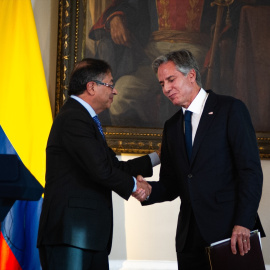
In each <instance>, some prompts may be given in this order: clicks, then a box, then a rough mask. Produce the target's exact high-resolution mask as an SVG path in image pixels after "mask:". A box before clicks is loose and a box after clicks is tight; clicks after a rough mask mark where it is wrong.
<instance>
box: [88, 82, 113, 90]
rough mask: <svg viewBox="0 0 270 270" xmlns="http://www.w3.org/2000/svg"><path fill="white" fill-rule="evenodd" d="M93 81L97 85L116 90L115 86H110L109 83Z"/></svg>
mask: <svg viewBox="0 0 270 270" xmlns="http://www.w3.org/2000/svg"><path fill="white" fill-rule="evenodd" d="M92 81H93V82H95V83H97V84H101V85H104V86H107V87H110V88H112V90H113V89H114V84H108V83H104V82H101V81H98V80H92Z"/></svg>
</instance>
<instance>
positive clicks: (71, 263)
mask: <svg viewBox="0 0 270 270" xmlns="http://www.w3.org/2000/svg"><path fill="white" fill-rule="evenodd" d="M116 94H117V91H116V89H115V88H114V85H113V78H112V75H111V68H110V66H109V65H108V64H107V63H105V62H104V61H101V60H96V59H90V58H88V59H84V60H82V61H81V62H79V63H78V64H77V65H76V67H75V69H74V71H73V72H72V75H71V79H70V85H69V95H70V98H69V99H68V100H67V101H66V103H65V104H64V105H63V107H62V108H61V110H60V112H59V114H58V115H57V117H56V118H55V120H54V123H53V126H52V129H51V132H50V136H49V139H48V144H47V149H46V154H47V161H46V185H45V192H44V202H43V207H42V213H41V217H40V225H39V234H38V243H37V245H38V248H39V252H40V260H41V265H42V268H43V270H46V269H49V270H51V269H57V270H61V269H63V270H68V269H70V270H74V269H87V270H108V269H109V266H108V254H109V253H110V249H111V243H112V227H113V212H112V191H114V192H116V193H117V194H118V195H119V196H121V197H122V198H124V199H126V200H128V198H129V197H130V195H131V194H132V193H133V192H135V191H136V190H137V192H138V193H140V196H141V198H142V200H144V199H146V198H147V196H149V194H150V192H151V186H149V185H148V184H147V183H146V182H145V181H137V180H136V178H135V177H133V176H137V175H139V174H141V175H144V176H151V175H152V166H153V165H155V164H156V163H155V162H156V161H158V160H159V159H158V156H156V155H157V154H156V153H152V154H150V155H146V156H143V157H140V158H137V159H133V160H129V161H127V162H121V161H119V160H118V159H117V158H116V154H115V153H114V152H113V151H112V150H111V149H110V148H109V147H108V145H107V143H106V139H105V137H104V134H103V131H102V127H101V125H100V122H99V120H98V118H97V114H99V113H100V112H102V111H104V110H105V109H107V108H110V106H111V103H112V102H113V98H114V95H116ZM155 158H157V159H156V160H155Z"/></svg>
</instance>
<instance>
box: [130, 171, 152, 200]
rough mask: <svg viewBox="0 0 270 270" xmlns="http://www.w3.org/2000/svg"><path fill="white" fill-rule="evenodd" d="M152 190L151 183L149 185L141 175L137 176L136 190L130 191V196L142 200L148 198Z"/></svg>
mask: <svg viewBox="0 0 270 270" xmlns="http://www.w3.org/2000/svg"><path fill="white" fill-rule="evenodd" d="M151 191H152V187H151V185H149V184H148V183H147V182H146V181H145V180H144V179H143V177H142V176H141V175H138V176H137V190H136V191H135V192H133V193H132V196H133V197H134V198H136V199H137V200H138V201H140V202H143V201H145V200H146V199H147V198H149V196H150V194H151Z"/></svg>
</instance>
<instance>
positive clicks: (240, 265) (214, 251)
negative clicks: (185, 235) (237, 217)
mask: <svg viewBox="0 0 270 270" xmlns="http://www.w3.org/2000/svg"><path fill="white" fill-rule="evenodd" d="M207 253H208V256H209V260H210V265H211V269H212V270H247V269H250V270H265V264H264V260H263V254H262V248H261V238H260V233H259V231H258V230H256V231H252V232H251V233H250V250H249V252H248V253H247V254H245V255H244V256H241V255H240V254H239V251H238V252H237V254H236V255H234V254H233V253H232V251H231V239H230V238H228V239H225V240H223V241H219V242H215V243H213V244H211V246H210V247H207Z"/></svg>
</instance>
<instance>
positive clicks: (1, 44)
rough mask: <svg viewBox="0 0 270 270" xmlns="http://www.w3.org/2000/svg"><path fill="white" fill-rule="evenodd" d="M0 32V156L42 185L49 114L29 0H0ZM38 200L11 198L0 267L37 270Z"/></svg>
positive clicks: (3, 226)
mask: <svg viewBox="0 0 270 270" xmlns="http://www.w3.org/2000/svg"><path fill="white" fill-rule="evenodd" d="M0 30H1V31H0V36H1V41H0V59H1V60H0V154H1V155H2V157H3V156H4V155H11V154H12V155H15V157H16V156H17V157H18V160H19V162H20V163H21V164H22V166H23V167H24V168H25V170H26V171H27V173H28V174H29V175H31V177H33V179H36V180H35V181H38V182H39V183H40V184H41V185H42V186H44V184H45V148H46V143H47V138H48V135H49V130H50V127H51V124H52V115H51V108H50V103H49V98H48V92H47V87H46V80H45V74H44V70H43V65H42V58H41V53H40V49H39V43H38V36H37V32H36V27H35V21H34V16H33V10H32V6H31V1H30V0H1V1H0ZM4 157H5V156H4ZM39 196H40V195H39ZM38 198H40V197H38ZM42 201H43V199H42V198H40V199H39V200H38V201H18V200H17V201H16V202H15V203H14V204H13V207H12V208H11V210H10V211H9V213H8V214H7V216H6V217H5V220H4V221H3V222H2V224H1V233H0V270H14V269H16V270H17V269H29V270H30V269H31V270H35V269H41V266H40V262H39V254H38V249H37V248H36V241H37V231H38V223H39V216H40V212H41V205H42Z"/></svg>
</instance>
